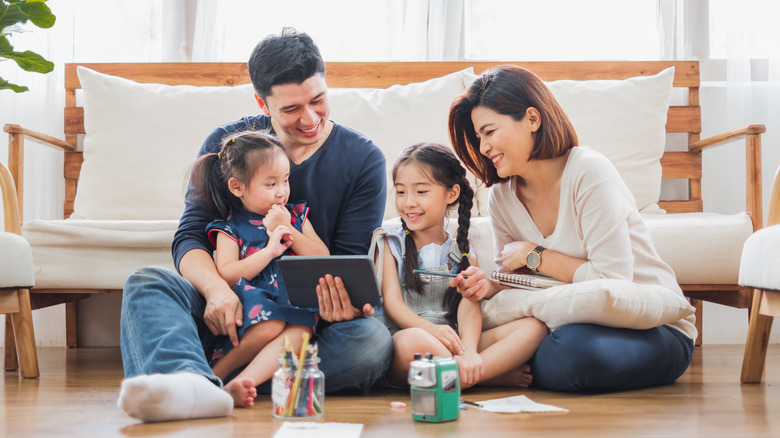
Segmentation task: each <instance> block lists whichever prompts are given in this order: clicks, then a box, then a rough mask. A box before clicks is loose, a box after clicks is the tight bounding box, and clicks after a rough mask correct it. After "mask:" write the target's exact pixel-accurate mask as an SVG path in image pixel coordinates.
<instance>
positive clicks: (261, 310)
mask: <svg viewBox="0 0 780 438" xmlns="http://www.w3.org/2000/svg"><path fill="white" fill-rule="evenodd" d="M289 175H290V161H289V157H288V155H287V152H286V150H285V149H284V147H283V146H282V145H281V143H279V141H278V140H276V139H275V138H274V137H272V136H270V135H268V134H264V133H261V132H243V133H239V134H236V135H234V136H233V137H230V138H228V139H227V140H226V141H224V142H223V144H222V149H221V151H220V153H218V154H214V153H212V154H206V155H203V156H201V157H200V158H199V159H198V161H196V163H195V166H194V169H193V174H192V183H193V185H194V186H195V187H196V188H197V190H198V193H199V195H200V200H201V202H203V203H204V204H205V205H206V206H207V208H208V210H209V211H210V212H211V214H212V215H213V217H216V218H220V219H222V220H218V221H215V222H212V223H210V224H209V225H208V227H207V233H208V236H209V240H211V242H212V244H214V245H215V246H216V248H217V250H216V256H215V262H216V266H217V271H218V272H219V274H220V275H221V276H222V278H223V279H225V281H226V282H227V283H228V284H230V285H235V286H234V287H233V290H234V291H235V292H236V294H237V295H238V297H239V299H240V300H241V305H242V306H243V316H244V318H243V321H244V323H243V325H242V326H241V327H239V328H238V334H239V337H240V343H239V344H238V346H236V347H233V345H232V344H231V343H230V339H229V338H227V337H221V338H220V339H219V340H218V341H217V345H216V349H215V351H214V355H213V357H212V361H213V362H214V363H213V365H212V369H213V370H214V374H216V375H217V377H219V378H220V379H222V380H225V379H227V378H228V377H229V376H230V374H231V373H233V372H234V371H235V370H237V369H239V368H240V367H242V366H244V365H247V364H248V365H247V366H246V368H244V370H243V371H241V372H240V373H239V374H238V375H237V376H236V377H235V378H234V379H233V380H231V381H230V382H229V383H228V384H227V385H226V386H225V390H226V391H228V393H230V395H231V396H232V397H233V401H234V403H235V405H236V406H240V407H249V406H252V404H253V400H254V398H255V397H256V396H257V391H256V389H255V386H256V385H258V384H260V383H262V382H264V381H266V380H268V379H269V378H271V376H272V375H273V373H274V371H275V370H276V368H277V367H278V365H277V361H276V359H277V357H278V356H279V351H280V349H281V345H282V338H283V337H284V336H286V337H289V339H290V340H291V342H292V344H293V346H296V345H297V346H298V348H300V343H301V341H302V337H303V335H304V333H308V335H311V333H312V328H313V327H314V325H315V323H316V314H315V313H313V312H312V311H310V310H307V309H301V308H297V307H294V306H292V305H291V304H289V301H288V298H287V292H286V290H285V288H284V284H283V283H281V284H280V282H281V280H282V279H281V275H280V274H279V269H278V268H277V265H276V260H277V259H278V258H279V257H280V256H281V255H282V254H286V253H290V251H288V249H289V250H291V251H292V252H294V253H295V254H301V255H327V254H328V248H327V247H326V246H325V244H324V243H323V242H322V240H320V238H319V237H318V236H317V234H316V233H315V232H314V228H312V226H311V224H310V223H309V222H307V221H306V216H307V214H308V208H307V207H306V204H305V202H299V203H298V204H295V205H292V204H289V205H288V204H287V200H288V197H289V194H290V186H289V183H288V178H289Z"/></svg>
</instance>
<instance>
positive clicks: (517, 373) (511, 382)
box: [480, 364, 533, 388]
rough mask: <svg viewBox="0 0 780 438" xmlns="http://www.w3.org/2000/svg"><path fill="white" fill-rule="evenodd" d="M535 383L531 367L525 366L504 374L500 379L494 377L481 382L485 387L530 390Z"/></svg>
mask: <svg viewBox="0 0 780 438" xmlns="http://www.w3.org/2000/svg"><path fill="white" fill-rule="evenodd" d="M531 381H533V376H531V366H530V365H528V364H523V365H521V366H520V367H518V368H515V369H514V370H512V371H509V372H508V373H506V374H502V375H500V376H498V377H494V378H492V379H490V380H485V381H484V382H480V383H481V384H482V385H485V386H513V387H516V388H528V386H529V385H530V384H531Z"/></svg>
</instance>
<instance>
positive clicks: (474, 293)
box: [450, 266, 491, 302]
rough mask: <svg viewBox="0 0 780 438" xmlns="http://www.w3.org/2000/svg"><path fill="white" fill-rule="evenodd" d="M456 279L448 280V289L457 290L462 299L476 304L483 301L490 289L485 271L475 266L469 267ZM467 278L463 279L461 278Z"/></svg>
mask: <svg viewBox="0 0 780 438" xmlns="http://www.w3.org/2000/svg"><path fill="white" fill-rule="evenodd" d="M460 274H461V275H458V276H457V277H455V278H453V279H452V280H450V287H454V288H455V289H457V291H458V293H459V294H461V295H463V298H465V299H467V300H469V301H473V302H477V301H479V300H482V299H484V298H485V297H486V296H487V295H488V293H489V292H490V289H491V282H490V281H488V279H487V277H486V276H485V271H483V270H482V268H479V267H477V266H469V267H468V268H466V269H464V270H463V271H461V273H460ZM464 275H465V276H467V277H468V278H463V276H464Z"/></svg>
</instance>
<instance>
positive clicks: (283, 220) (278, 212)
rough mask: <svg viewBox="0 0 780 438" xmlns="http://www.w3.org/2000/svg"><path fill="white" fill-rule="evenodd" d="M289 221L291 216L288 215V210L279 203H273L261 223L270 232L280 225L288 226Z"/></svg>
mask: <svg viewBox="0 0 780 438" xmlns="http://www.w3.org/2000/svg"><path fill="white" fill-rule="evenodd" d="M291 221H292V216H291V215H290V210H288V209H287V208H285V207H283V206H281V205H279V204H274V205H273V206H271V209H270V210H268V213H267V214H266V215H265V217H264V218H263V225H265V229H266V230H268V232H269V233H271V232H273V231H275V230H276V227H278V226H280V225H284V226H290V222H291Z"/></svg>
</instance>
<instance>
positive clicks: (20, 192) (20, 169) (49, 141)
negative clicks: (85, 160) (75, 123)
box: [3, 124, 76, 221]
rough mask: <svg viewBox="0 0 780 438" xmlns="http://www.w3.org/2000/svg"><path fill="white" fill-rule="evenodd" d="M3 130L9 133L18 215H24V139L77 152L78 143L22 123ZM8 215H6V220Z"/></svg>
mask: <svg viewBox="0 0 780 438" xmlns="http://www.w3.org/2000/svg"><path fill="white" fill-rule="evenodd" d="M3 131H5V132H7V133H8V167H9V170H10V174H11V178H12V179H13V181H14V182H15V183H16V197H15V201H16V202H17V204H18V210H19V211H18V216H19V217H20V218H21V217H22V210H21V208H22V205H24V204H23V199H24V140H25V139H26V138H29V139H31V140H32V141H34V142H36V143H41V144H45V145H47V146H52V147H55V148H57V149H61V150H63V151H66V152H75V151H76V145H73V144H70V143H68V142H65V141H62V140H60V139H58V138H54V137H52V136H50V135H46V134H43V133H40V132H36V131H33V130H30V129H25V128H23V127H21V126H20V125H14V124H7V125H5V126H3ZM7 220H8V217H7V216H6V221H7Z"/></svg>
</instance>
